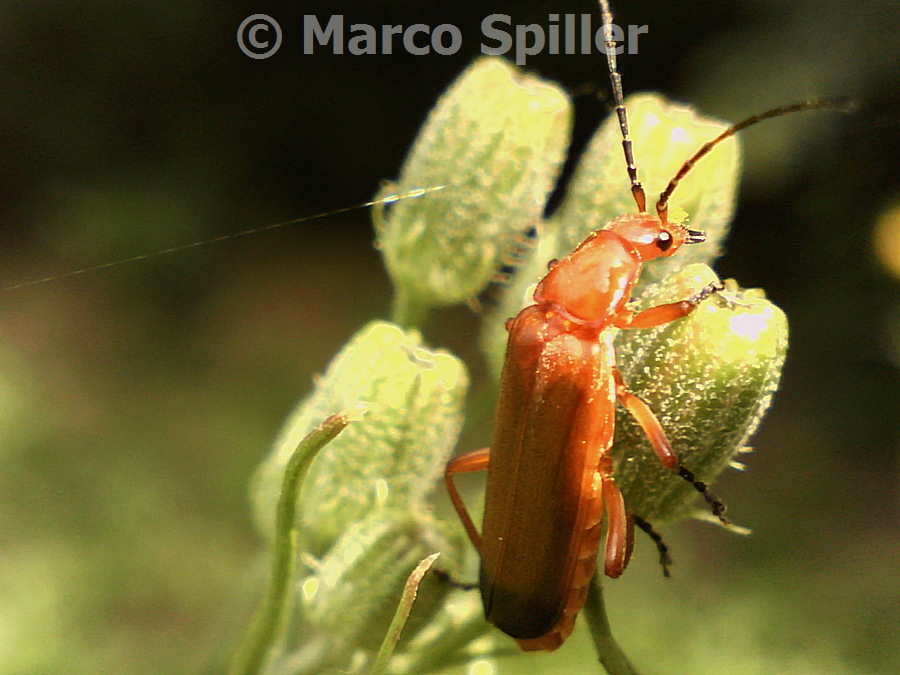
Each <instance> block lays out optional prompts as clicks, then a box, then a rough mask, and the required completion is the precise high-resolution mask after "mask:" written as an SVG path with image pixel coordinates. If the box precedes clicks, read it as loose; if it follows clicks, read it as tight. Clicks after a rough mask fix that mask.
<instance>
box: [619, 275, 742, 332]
mask: <svg viewBox="0 0 900 675" xmlns="http://www.w3.org/2000/svg"><path fill="white" fill-rule="evenodd" d="M723 290H725V284H723V283H722V282H721V281H714V282H712V283H710V284H707V285H706V286H704V287H703V288H702V289H700V291H699V292H698V293H695V294H694V295H692V296H691V297H689V298H687V299H686V300H681V301H679V302H669V303H666V304H664V305H657V306H656V307H650V308H649V309H645V310H643V311H641V312H637V313H634V312H631V311H628V310H625V311H623V312H621V313H619V314H617V315H616V316H615V317H614V318H613V321H612V323H613V325H615V326H616V328H653V327H655V326H662V325H663V324H666V323H670V322H672V321H675V320H677V319H681V318H683V317H686V316H687V315H688V314H690V313H691V312H693V311H694V310H695V309H697V307H698V306H699V305H700V303H701V302H703V301H704V300H706V298H708V297H709V296H710V295H713V294H714V293H719V292H721V291H723Z"/></svg>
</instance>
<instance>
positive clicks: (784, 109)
mask: <svg viewBox="0 0 900 675" xmlns="http://www.w3.org/2000/svg"><path fill="white" fill-rule="evenodd" d="M601 2H602V0H601ZM613 58H614V57H613ZM819 108H832V109H835V110H840V111H842V112H852V111H853V110H854V109H855V108H856V105H855V102H854V101H853V100H851V99H849V98H823V99H819V100H816V101H805V102H803V103H793V104H791V105H785V106H781V107H779V108H773V109H772V110H767V111H766V112H762V113H757V114H756V115H751V116H750V117H748V118H747V119H745V120H743V121H742V122H738V123H737V124H733V125H732V126H730V127H728V128H727V129H726V130H725V131H723V132H722V133H721V134H719V135H718V136H716V137H715V138H714V139H712V140H711V141H707V142H706V143H704V144H703V145H702V146H701V147H700V149H699V150H697V152H695V153H694V154H693V155H692V156H691V157H690V158H689V159H688V160H687V161H686V162H685V163H684V164H682V165H681V168H680V169H678V173H676V174H675V177H674V178H673V179H672V180H670V181H669V184H668V185H667V186H666V189H665V190H663V191H662V193H660V195H659V200H658V201H657V202H656V213H657V214H658V215H659V217H660V218H661V219H662V220H663V221H664V222H665V220H666V216H667V215H668V211H669V198H670V197H671V196H672V193H673V192H674V191H675V188H676V187H678V184H679V183H680V182H681V181H682V179H684V177H685V176H686V175H687V174H688V173H689V172H690V170H691V169H693V168H694V165H695V164H696V163H697V162H698V161H700V160H701V159H702V158H703V157H705V156H706V155H708V154H709V153H710V152H711V151H712V149H713V148H714V147H716V146H717V145H718V144H719V143H721V142H722V141H724V140H725V139H726V138H730V137H731V136H734V135H735V134H736V133H737V132H739V131H741V130H742V129H746V128H747V127H751V126H753V125H754V124H757V123H759V122H762V121H764V120H768V119H772V118H773V117H781V116H782V115H790V114H792V113H797V112H803V111H804V110H818V109H819Z"/></svg>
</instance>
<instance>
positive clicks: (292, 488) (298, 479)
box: [229, 413, 351, 675]
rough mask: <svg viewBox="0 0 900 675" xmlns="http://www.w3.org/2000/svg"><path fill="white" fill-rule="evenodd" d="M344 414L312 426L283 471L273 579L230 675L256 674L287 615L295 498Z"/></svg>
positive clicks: (292, 572)
mask: <svg viewBox="0 0 900 675" xmlns="http://www.w3.org/2000/svg"><path fill="white" fill-rule="evenodd" d="M350 421H351V420H350V417H348V415H347V414H345V413H340V414H337V415H332V416H331V417H329V418H328V419H327V420H325V421H324V422H323V423H322V424H320V425H319V426H318V427H316V428H315V429H313V430H312V431H311V432H310V433H309V434H308V435H307V436H306V437H305V438H304V439H303V440H302V441H300V444H299V445H298V446H297V449H296V450H294V452H293V454H292V455H291V457H290V459H289V460H288V463H287V466H286V467H285V471H284V482H283V483H282V488H281V495H280V496H279V499H278V510H277V513H276V520H275V542H274V545H273V549H272V578H271V579H270V581H269V588H268V592H267V593H266V597H265V598H264V599H263V602H262V605H261V606H260V608H259V610H258V612H257V614H256V617H255V618H254V620H253V623H252V624H251V625H250V628H249V629H248V630H247V634H246V635H245V636H244V640H243V642H242V643H241V646H240V648H239V649H238V651H237V653H236V654H235V656H234V659H233V660H232V663H231V668H230V671H229V672H230V673H231V675H251V674H253V673H259V672H261V671H262V669H263V667H264V666H265V663H266V659H267V657H268V655H269V652H270V650H271V649H272V646H273V645H274V644H275V643H276V642H277V640H278V638H279V637H280V635H281V632H282V630H283V629H284V625H285V622H286V619H287V617H288V616H289V614H290V609H291V603H292V600H293V597H294V593H293V585H294V575H295V573H296V569H297V550H298V547H297V540H298V532H297V526H296V516H297V497H298V495H299V493H300V488H301V487H302V485H303V479H304V478H305V477H306V474H307V473H308V472H309V467H310V464H312V461H313V459H315V456H316V454H317V453H318V452H319V451H320V450H321V449H322V448H324V447H325V446H326V445H328V444H329V443H330V442H331V441H332V440H333V439H334V438H335V437H336V436H337V435H338V434H339V433H341V431H343V430H344V429H345V428H346V427H347V425H348V424H349V423H350Z"/></svg>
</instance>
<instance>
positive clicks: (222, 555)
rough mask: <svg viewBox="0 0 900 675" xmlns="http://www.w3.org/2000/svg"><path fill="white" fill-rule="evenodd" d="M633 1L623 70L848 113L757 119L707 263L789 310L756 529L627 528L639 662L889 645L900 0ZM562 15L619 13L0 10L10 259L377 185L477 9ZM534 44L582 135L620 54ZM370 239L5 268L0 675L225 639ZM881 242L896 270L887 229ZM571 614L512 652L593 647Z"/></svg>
mask: <svg viewBox="0 0 900 675" xmlns="http://www.w3.org/2000/svg"><path fill="white" fill-rule="evenodd" d="M614 9H615V10H617V11H618V12H619V14H618V23H619V24H621V25H627V24H647V25H649V34H647V35H643V36H642V37H641V38H640V42H639V53H638V54H637V55H634V56H630V57H624V58H623V59H622V60H621V64H620V65H621V70H622V72H623V77H624V82H625V88H626V91H627V92H636V91H640V90H659V91H662V92H664V93H666V94H668V95H670V96H672V97H674V98H677V99H681V100H684V101H688V102H691V103H692V104H694V105H696V106H697V107H698V108H699V109H700V110H701V111H703V112H704V113H707V114H712V115H717V116H721V117H724V118H728V119H733V120H736V119H740V118H742V117H744V116H746V115H749V114H751V113H754V112H758V111H760V110H764V109H767V108H769V107H773V106H775V105H779V104H783V103H787V102H792V101H795V100H799V99H804V98H807V97H809V96H823V95H844V94H850V95H853V96H855V97H857V98H858V99H859V100H860V110H859V112H858V113H857V114H855V115H854V116H851V117H845V116H842V115H839V114H835V113H830V112H824V113H810V114H806V115H803V116H801V117H798V118H795V119H790V120H781V121H779V122H772V123H769V124H767V125H765V126H763V127H760V128H757V129H754V130H753V131H751V132H749V133H747V134H746V135H745V136H744V139H743V140H744V143H745V148H746V150H747V167H746V174H745V179H744V184H743V190H742V195H741V198H740V202H739V212H738V216H737V219H736V221H735V224H734V229H733V234H732V236H731V239H730V240H729V245H728V251H727V254H726V256H725V257H724V258H723V259H722V261H721V263H720V266H719V271H720V273H721V275H722V276H734V277H736V278H738V279H739V280H740V281H741V282H742V284H744V285H746V286H762V287H764V288H765V289H766V290H767V292H768V293H769V295H770V297H771V298H772V299H774V301H775V302H776V303H778V304H779V305H780V306H781V307H782V308H784V309H785V310H786V312H787V313H788V316H789V318H790V320H791V329H792V347H791V352H790V355H789V361H788V365H787V368H786V371H785V374H784V380H783V389H782V391H781V392H780V393H779V395H778V397H777V400H776V405H775V407H774V409H773V411H772V413H771V415H770V416H769V417H768V418H767V420H766V422H765V424H764V427H763V429H762V430H761V432H760V433H759V435H758V436H757V437H756V439H755V441H754V445H755V447H756V449H757V452H756V454H755V455H752V456H751V457H750V458H749V465H750V470H749V472H748V473H747V474H746V475H744V476H740V475H737V474H732V475H730V476H728V477H727V478H726V479H724V480H723V481H722V484H721V486H720V487H719V489H718V492H720V493H722V494H724V495H727V497H728V501H729V504H730V508H731V513H732V514H733V516H734V517H735V518H736V519H737V520H738V521H739V522H741V523H742V524H745V525H747V526H750V527H752V528H753V529H754V531H755V534H754V535H753V536H752V537H749V538H737V537H733V536H729V535H727V534H724V533H721V532H718V531H715V530H712V529H711V528H708V527H704V526H702V525H686V526H682V527H680V528H675V529H674V531H672V532H671V533H670V534H669V537H670V539H671V543H672V545H673V547H674V548H675V550H676V556H677V560H678V566H677V569H676V577H675V579H674V580H672V581H669V582H663V581H662V580H661V579H659V578H658V577H659V573H658V571H657V570H655V569H653V562H654V561H653V560H652V558H653V556H651V555H646V554H644V555H640V556H639V558H638V560H637V561H636V563H635V569H634V570H633V571H632V572H631V573H630V574H629V575H626V577H625V578H624V579H623V580H621V581H619V582H616V583H615V584H610V585H609V586H610V589H611V590H610V600H609V602H610V611H611V614H612V620H613V625H614V627H615V628H616V629H617V632H618V634H619V636H620V639H621V641H622V642H623V644H624V646H625V648H626V650H627V651H629V653H631V654H632V656H633V658H634V659H635V661H636V662H637V663H638V664H639V665H641V666H643V667H644V668H645V669H646V671H647V672H660V673H662V672H695V673H703V672H709V673H716V672H748V673H750V672H780V673H786V672H796V673H808V672H890V671H894V672H896V669H897V668H898V666H900V664H898V663H897V660H896V654H897V653H900V652H898V645H897V640H896V637H895V635H896V631H895V627H896V621H897V618H898V616H897V609H898V596H900V589H898V584H897V575H896V558H897V553H898V550H897V531H896V506H897V499H896V497H897V494H896V450H897V419H898V416H897V412H898V411H897V406H896V403H895V402H896V396H897V384H898V383H897V371H896V366H897V356H898V345H900V309H898V302H897V301H898V295H897V287H896V279H893V280H892V279H891V278H890V277H889V275H888V273H887V272H886V271H885V268H884V267H882V266H881V265H880V264H879V262H878V259H877V258H876V246H875V243H874V240H873V231H874V229H875V223H876V221H877V220H878V219H879V217H882V216H884V214H885V213H886V212H887V210H888V209H889V208H890V207H891V206H892V205H893V206H894V208H896V203H897V195H898V193H897V184H898V181H897V170H896V157H897V149H898V147H897V146H898V144H897V124H898V122H897V113H896V111H897V105H898V100H897V72H898V71H897V68H898V65H900V64H898V61H900V59H898V51H897V46H896V38H895V34H894V29H895V28H896V25H897V21H898V10H897V6H896V4H895V3H891V2H887V1H885V2H877V1H874V0H870V1H868V2H860V3H855V4H849V3H845V2H837V1H836V0H826V1H824V2H823V1H819V2H813V1H812V0H806V1H801V2H795V3H788V2H776V1H774V0H772V1H768V2H766V1H761V0H753V1H751V2H747V1H744V2H735V1H731V0H728V1H721V0H717V1H715V2H712V1H708V0H696V1H694V0H691V1H686V2H681V3H672V2H656V1H653V2H642V3H637V2H619V3H618V6H617V7H615V8H614ZM565 12H571V13H576V14H577V13H583V12H586V13H591V14H593V15H594V18H595V20H596V17H597V11H596V8H595V6H594V4H593V3H591V2H577V1H576V0H566V2H556V3H549V2H543V3H538V2H522V1H520V2H516V3H513V2H499V1H498V2H494V3H490V4H488V5H480V4H478V5H476V4H473V3H445V2H423V1H422V0H416V2H393V3H384V2H358V3H355V2H331V3H313V2H305V3H275V2H256V3H241V2H217V3H213V2H205V1H197V2H182V3H152V4H151V3H141V2H115V3H114V2H100V1H93V2H82V3H78V4H77V6H76V5H74V4H71V3H65V2H41V3H25V2H4V3H0V25H2V26H3V27H4V28H3V30H2V33H0V59H2V61H0V62H2V64H3V67H2V68H0V78H2V82H0V91H2V92H3V93H2V102H0V116H2V117H0V150H2V154H0V228H2V229H0V237H2V240H0V284H2V285H3V286H8V285H13V284H17V283H19V282H22V281H26V280H29V279H33V278H40V277H45V276H51V275H56V274H62V273H65V272H69V271H71V270H75V269H79V268H83V267H88V266H92V265H95V264H99V263H104V262H106V261H109V260H113V259H118V258H123V257H129V256H132V255H136V254H143V253H147V252H149V251H153V250H157V249H161V248H166V247H169V246H175V245H178V244H181V243H186V242H191V241H194V240H200V239H206V238H209V237H215V236H218V235H222V234H226V233H229V232H235V231H239V230H243V229H246V228H251V227H257V226H263V225H267V224H269V223H273V222H278V221H282V220H286V219H289V218H294V217H298V216H304V215H310V214H316V213H320V212H325V211H329V210H332V209H335V208H339V207H344V206H347V205H351V204H354V203H359V202H364V201H366V200H367V199H369V198H370V197H371V196H372V195H373V194H374V193H375V191H376V189H377V187H378V185H379V182H380V181H381V180H383V179H386V178H392V177H395V176H396V175H397V173H398V171H399V168H400V165H401V163H402V161H403V158H404V155H405V152H406V150H407V148H408V146H409V144H410V142H411V141H412V140H413V138H414V137H415V134H416V130H417V128H418V126H419V124H420V123H421V121H422V120H423V119H424V116H425V115H426V113H427V111H428V110H429V108H430V106H431V105H432V104H433V102H434V100H435V98H436V97H437V96H438V94H439V93H440V92H441V91H442V90H443V89H444V88H445V87H446V86H447V85H448V84H449V82H450V81H451V80H452V78H453V77H455V76H456V75H457V74H458V73H459V72H460V71H461V70H462V69H463V68H464V67H465V66H466V65H468V64H469V63H470V61H471V60H472V58H474V57H475V56H476V55H477V52H478V45H479V43H480V41H481V34H480V30H479V24H480V21H481V19H482V18H483V17H484V16H486V15H488V14H491V13H509V14H512V15H513V22H514V23H521V24H525V23H531V22H539V23H542V24H543V25H545V26H546V24H547V20H546V16H547V14H548V13H565ZM254 13H266V14H270V15H271V16H273V17H274V18H275V19H276V20H277V21H278V22H279V23H280V25H281V27H282V29H283V31H284V43H283V45H282V47H281V49H280V51H279V52H278V53H277V54H276V55H274V56H273V57H272V58H269V59H267V60H251V59H249V58H247V57H246V56H245V55H244V54H243V53H242V52H241V51H240V50H239V49H238V47H237V44H236V41H235V32H236V30H237V26H238V24H239V23H240V22H241V20H243V19H244V18H245V17H246V16H248V15H250V14H254ZM304 13H308V14H317V15H318V16H319V17H320V18H322V20H323V22H324V20H325V18H327V17H328V16H330V15H331V14H344V15H345V17H346V24H347V26H349V24H351V23H353V22H362V23H370V24H375V25H380V24H385V23H391V24H404V25H409V24H412V23H426V24H428V25H431V26H436V25H437V24H440V23H452V24H454V25H456V26H458V27H459V28H460V30H461V31H462V33H463V36H464V43H463V48H462V50H461V51H460V52H459V53H458V54H456V55H454V56H448V57H443V56H438V55H434V54H433V55H431V56H420V57H412V56H408V55H405V54H402V53H395V54H394V55H391V56H386V55H381V56H360V57H354V56H350V55H348V54H345V55H343V56H329V55H327V54H324V53H317V54H315V55H304V54H302V49H301V45H300V34H301V26H302V15H303V14H304ZM596 23H597V24H598V25H599V21H598V20H597V21H596ZM528 66H529V68H531V69H533V70H535V71H537V72H539V73H540V74H542V75H545V76H546V77H548V78H551V79H555V80H557V81H559V82H561V83H562V84H563V85H564V86H565V87H567V88H568V89H569V90H570V91H572V92H573V93H576V94H578V96H577V99H576V105H577V110H578V119H577V122H576V130H577V138H576V147H577V146H578V144H579V143H583V142H584V139H585V134H586V133H588V132H589V130H590V129H591V128H592V127H593V126H594V125H595V124H596V123H597V121H598V120H599V119H601V118H602V116H603V115H605V114H606V111H607V106H608V101H607V99H606V96H607V94H606V92H607V79H606V73H605V63H604V60H603V59H602V57H601V56H600V55H598V54H594V55H593V56H590V57H572V56H550V55H543V56H541V57H535V58H533V59H532V60H530V61H529V63H528ZM638 163H640V158H638ZM623 180H624V170H623ZM898 227H900V225H898V224H897V216H896V215H895V216H894V221H893V230H892V231H893V232H894V233H895V234H894V237H895V240H896V238H897V237H898V235H897V234H896V232H897V228H898ZM371 241H372V234H371V227H370V225H369V221H368V214H367V213H366V212H365V211H358V212H355V213H352V214H347V215H341V216H335V217H331V218H325V219H321V220H316V221H314V222H307V223H304V224H301V225H298V226H295V227H289V228H284V229H281V230H276V231H274V232H268V233H264V234H260V235H257V236H253V237H248V238H240V239H236V240H234V241H230V242H225V243H219V244H212V245H209V246H206V247H203V248H198V249H195V250H191V251H188V252H184V253H180V254H176V255H172V256H166V257H160V258H151V259H148V260H145V261H142V262H138V263H133V264H129V265H125V266H122V267H118V268H116V269H110V270H106V271H101V272H96V273H90V274H85V275H82V276H79V277H75V278H70V279H66V280H60V281H57V282H54V283H50V284H46V285H42V286H36V287H31V288H23V289H18V290H14V291H9V292H3V293H0V418H2V424H0V461H2V464H3V469H2V470H0V542H2V545H0V579H2V582H0V616H2V617H3V624H4V626H3V628H2V630H0V634H2V638H0V644H2V647H0V670H2V671H3V672H5V673H26V672H45V673H52V672H60V673H62V672H66V673H72V672H126V671H127V672H133V673H141V672H146V673H151V672H162V671H166V672H178V671H194V670H196V669H197V668H198V667H201V666H202V665H203V664H204V663H206V662H207V659H208V658H209V654H210V653H211V652H212V651H214V650H215V649H216V648H217V642H218V641H219V636H221V635H223V634H225V632H226V630H225V626H227V625H228V623H229V616H230V615H234V614H235V612H234V611H232V609H231V607H230V605H229V603H231V602H232V601H233V598H234V597H235V596H236V595H237V591H236V590H235V589H236V588H237V587H239V586H240V584H241V583H242V582H243V580H244V579H245V576H246V574H247V573H248V569H249V567H250V565H251V564H252V561H253V560H255V556H256V555H257V553H258V547H259V544H258V541H257V538H256V536H255V534H254V532H253V530H252V528H251V525H250V519H249V508H248V506H247V503H246V489H247V488H246V486H247V481H248V479H249V476H250V474H251V472H252V470H253V468H254V466H255V465H256V463H257V462H258V461H259V459H260V458H261V457H262V456H263V454H264V453H265V452H266V451H267V448H268V444H269V443H270V441H271V439H272V438H273V437H274V435H275V433H276V432H277V430H278V427H279V424H280V422H281V420H282V418H283V416H284V415H285V414H286V413H287V411H288V410H290V408H291V407H292V406H293V405H294V403H295V402H296V401H297V400H298V399H299V398H300V397H301V396H302V395H304V394H305V393H306V392H307V391H308V388H309V385H310V377H311V376H312V374H313V373H315V372H317V371H320V370H321V369H323V368H324V366H325V365H326V364H327V362H328V360H329V358H330V357H331V355H332V354H333V353H334V352H335V351H336V350H337V349H338V348H339V347H340V346H341V345H342V344H343V342H344V341H345V340H346V339H347V338H348V337H349V336H350V335H351V334H352V333H353V332H354V331H355V330H356V329H357V328H358V327H360V326H361V325H362V324H363V323H364V322H366V321H367V320H369V319H370V318H373V317H376V316H380V317H385V316H386V315H387V312H388V308H389V305H390V287H389V284H388V281H387V278H386V275H385V273H384V271H383V269H382V267H381V265H380V261H379V258H378V255H377V252H376V251H374V250H373V249H372V246H371ZM884 253H885V255H886V256H887V257H892V259H893V260H894V265H895V267H894V270H895V273H896V270H897V265H898V262H897V261H898V258H900V249H898V248H896V247H895V248H894V249H892V250H889V251H884ZM475 326H476V320H475V318H474V317H473V316H472V315H471V313H469V312H468V310H465V309H457V310H447V311H444V312H441V313H439V314H438V315H435V316H434V317H433V318H432V320H431V321H430V322H429V324H428V325H427V327H426V337H427V339H429V340H430V341H431V342H432V343H433V344H436V345H440V346H449V347H450V348H452V349H454V351H456V352H457V353H458V354H460V355H461V356H462V357H463V358H465V359H466V360H467V362H468V363H469V364H470V366H471V367H472V369H473V371H474V372H475V373H476V376H477V375H478V374H481V373H483V366H482V365H481V363H480V361H479V359H480V357H479V355H478V352H477V349H476V347H475V345H474V339H473V338H472V337H471V336H473V335H474V331H475ZM485 433H486V432H485V431H484V430H481V431H478V430H475V431H473V432H471V433H470V434H469V436H468V437H467V438H471V439H472V443H477V442H481V443H483V442H484V438H485ZM639 553H640V551H639ZM234 620H235V621H241V620H243V617H237V618H235V619H234ZM574 642H575V644H574V645H573V646H571V647H567V648H566V649H564V650H563V651H562V653H561V654H560V655H554V656H551V657H541V656H537V657H525V658H524V660H523V661H517V662H510V663H509V664H508V666H507V667H508V670H507V669H506V668H504V670H503V672H516V670H517V669H518V668H527V669H528V671H529V672H536V670H539V669H540V668H541V667H544V665H545V664H546V667H547V668H548V669H549V670H548V672H550V671H552V670H553V669H554V668H559V667H560V666H559V663H560V662H559V661H554V660H553V659H557V658H562V659H564V660H566V659H568V660H569V662H570V663H574V664H586V663H589V661H588V660H586V659H589V658H590V657H589V656H586V655H585V653H584V652H582V651H580V650H581V646H579V645H581V643H580V642H579V640H577V639H575V640H574ZM582 646H583V645H582ZM226 649H227V647H226ZM529 659H530V660H529ZM523 664H524V665H523Z"/></svg>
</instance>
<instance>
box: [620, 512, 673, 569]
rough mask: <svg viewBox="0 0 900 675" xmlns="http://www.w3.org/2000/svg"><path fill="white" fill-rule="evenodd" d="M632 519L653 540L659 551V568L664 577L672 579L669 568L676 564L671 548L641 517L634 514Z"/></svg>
mask: <svg viewBox="0 0 900 675" xmlns="http://www.w3.org/2000/svg"><path fill="white" fill-rule="evenodd" d="M631 517H632V520H633V521H634V524H635V525H637V526H638V527H639V528H641V529H642V530H643V531H644V532H646V533H647V536H648V537H650V538H651V539H652V540H653V543H654V544H656V550H657V551H659V566H660V567H662V572H663V576H664V577H666V578H668V577H670V576H671V574H670V572H669V568H670V567H671V566H672V565H673V564H675V561H674V560H672V556H671V555H669V547H668V546H667V545H666V542H665V541H663V538H662V535H661V534H660V533H659V532H657V531H656V530H654V529H653V526H652V525H651V524H650V523H649V522H647V521H646V520H644V519H643V518H641V517H640V516H637V515H633V514H632V516H631Z"/></svg>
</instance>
